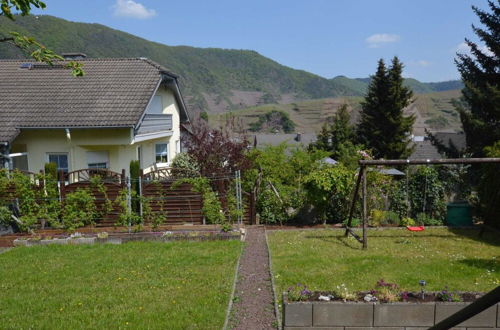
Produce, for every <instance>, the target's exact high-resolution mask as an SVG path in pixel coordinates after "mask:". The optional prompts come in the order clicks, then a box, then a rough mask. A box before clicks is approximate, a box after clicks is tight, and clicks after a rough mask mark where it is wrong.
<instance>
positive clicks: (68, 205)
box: [62, 188, 98, 231]
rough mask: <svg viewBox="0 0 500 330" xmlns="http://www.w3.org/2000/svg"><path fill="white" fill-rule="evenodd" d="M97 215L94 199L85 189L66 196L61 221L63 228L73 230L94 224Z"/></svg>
mask: <svg viewBox="0 0 500 330" xmlns="http://www.w3.org/2000/svg"><path fill="white" fill-rule="evenodd" d="M97 215H98V212H97V208H96V205H95V197H94V196H93V195H92V193H91V192H90V191H88V190H87V189H80V188H79V189H77V190H76V191H74V192H72V193H69V194H67V195H66V199H65V203H64V209H63V212H62V221H63V225H64V228H65V229H67V230H70V231H72V230H75V229H77V228H80V227H83V226H85V225H91V224H94V223H95V220H96V217H97Z"/></svg>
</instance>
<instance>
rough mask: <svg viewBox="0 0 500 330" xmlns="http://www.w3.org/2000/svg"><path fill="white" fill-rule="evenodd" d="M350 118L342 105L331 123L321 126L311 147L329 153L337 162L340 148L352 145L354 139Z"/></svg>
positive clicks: (344, 105) (345, 106) (345, 107)
mask: <svg viewBox="0 0 500 330" xmlns="http://www.w3.org/2000/svg"><path fill="white" fill-rule="evenodd" d="M350 118H351V117H350V115H349V111H347V105H346V104H343V105H342V106H341V107H340V108H339V110H338V111H337V113H336V114H335V116H334V117H333V121H332V123H330V124H329V123H325V124H324V125H323V127H322V129H321V132H320V133H319V135H318V139H317V141H316V142H315V143H314V144H313V145H312V147H315V148H317V149H321V150H325V151H329V152H330V153H331V157H333V158H334V159H336V160H338V159H339V157H340V154H341V151H342V148H343V147H345V146H347V145H353V142H354V139H355V131H354V127H353V126H352V125H351V123H350Z"/></svg>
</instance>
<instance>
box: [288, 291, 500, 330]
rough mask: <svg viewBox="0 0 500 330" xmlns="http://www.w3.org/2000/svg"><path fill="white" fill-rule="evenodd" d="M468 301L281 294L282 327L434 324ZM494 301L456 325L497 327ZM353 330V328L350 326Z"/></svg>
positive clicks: (498, 319) (498, 311) (499, 318)
mask: <svg viewBox="0 0 500 330" xmlns="http://www.w3.org/2000/svg"><path fill="white" fill-rule="evenodd" d="M468 304H470V302H425V303H412V302H397V303H380V302H350V301H347V302H343V301H289V300H288V297H287V294H286V293H285V294H284V296H283V327H284V329H290V330H291V329H299V328H300V329H315V328H317V329H325V328H328V329H330V328H332V327H334V329H344V328H345V329H351V327H361V328H356V329H372V328H373V329H377V328H380V329H387V328H390V329H394V330H398V329H408V327H417V328H420V327H422V328H426V327H430V326H433V325H434V324H436V323H438V322H440V321H441V320H443V319H445V318H446V317H448V316H450V315H452V314H453V313H455V312H457V311H459V310H460V309H462V308H464V307H465V306H466V305H468ZM499 308H500V307H499V304H496V305H494V306H492V307H490V308H488V309H487V310H485V311H483V312H482V313H480V314H478V315H476V316H474V317H473V318H471V319H469V320H467V321H466V322H464V323H463V324H460V325H459V328H463V329H485V328H488V329H500V309H499ZM332 329H333V328H332ZM352 329H353V330H354V328H352Z"/></svg>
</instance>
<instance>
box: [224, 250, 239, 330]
mask: <svg viewBox="0 0 500 330" xmlns="http://www.w3.org/2000/svg"><path fill="white" fill-rule="evenodd" d="M244 248H245V242H243V244H241V247H240V255H239V256H238V261H237V262H236V269H235V271H234V278H233V288H232V289H231V295H230V296H229V302H228V304H227V309H226V318H225V320H224V325H223V326H222V329H224V330H227V329H228V325H229V319H230V318H231V311H232V310H233V300H234V293H235V292H236V283H237V282H238V273H239V270H240V260H241V256H242V255H243V249H244Z"/></svg>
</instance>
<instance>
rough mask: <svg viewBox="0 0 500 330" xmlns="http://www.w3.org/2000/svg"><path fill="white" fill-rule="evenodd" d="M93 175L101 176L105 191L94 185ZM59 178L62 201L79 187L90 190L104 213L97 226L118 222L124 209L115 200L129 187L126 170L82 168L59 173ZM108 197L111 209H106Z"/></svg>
mask: <svg viewBox="0 0 500 330" xmlns="http://www.w3.org/2000/svg"><path fill="white" fill-rule="evenodd" d="M93 177H99V178H100V182H101V183H102V185H103V187H104V190H105V193H104V192H102V191H99V189H97V187H95V186H93V184H92V181H91V180H92V178H93ZM59 179H60V183H59V187H60V188H59V189H60V196H61V201H62V203H64V200H65V199H66V196H67V195H68V194H70V193H73V192H75V191H77V190H78V189H86V190H89V191H91V193H92V195H93V196H94V198H95V204H96V208H97V212H99V213H100V214H102V218H100V219H99V221H97V222H96V226H99V227H109V226H112V225H114V224H115V223H116V221H117V220H118V216H119V215H120V214H121V213H122V212H123V210H122V208H121V206H120V205H118V204H117V203H113V202H114V201H115V200H116V199H117V197H118V196H119V195H120V192H121V191H122V190H123V189H126V188H127V185H126V177H125V170H122V172H121V173H117V172H113V171H110V170H108V169H82V170H77V171H73V172H69V173H63V172H61V173H60V174H59ZM106 199H107V200H109V201H111V202H112V207H111V210H106V205H105V204H106Z"/></svg>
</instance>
